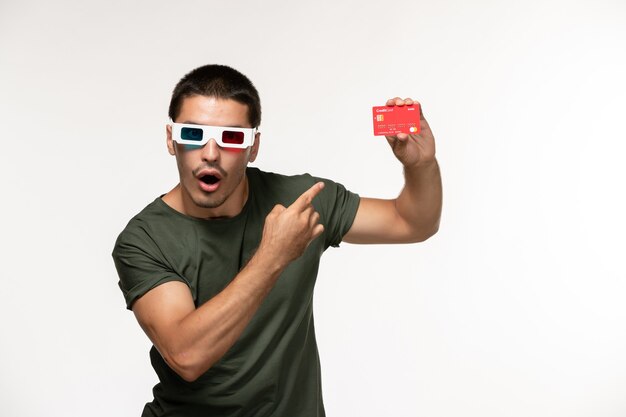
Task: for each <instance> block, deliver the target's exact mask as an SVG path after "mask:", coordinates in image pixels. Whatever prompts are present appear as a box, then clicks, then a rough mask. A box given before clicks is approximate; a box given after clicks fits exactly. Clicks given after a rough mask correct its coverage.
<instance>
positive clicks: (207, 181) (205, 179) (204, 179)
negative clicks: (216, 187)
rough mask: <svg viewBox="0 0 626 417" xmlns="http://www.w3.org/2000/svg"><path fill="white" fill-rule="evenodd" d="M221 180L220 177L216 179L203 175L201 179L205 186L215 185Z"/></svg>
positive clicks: (212, 176) (213, 176)
mask: <svg viewBox="0 0 626 417" xmlns="http://www.w3.org/2000/svg"><path fill="white" fill-rule="evenodd" d="M219 180H220V179H219V178H218V177H216V176H215V175H203V176H201V177H200V181H202V182H203V183H205V184H208V185H213V184H215V183H216V182H218V181H219Z"/></svg>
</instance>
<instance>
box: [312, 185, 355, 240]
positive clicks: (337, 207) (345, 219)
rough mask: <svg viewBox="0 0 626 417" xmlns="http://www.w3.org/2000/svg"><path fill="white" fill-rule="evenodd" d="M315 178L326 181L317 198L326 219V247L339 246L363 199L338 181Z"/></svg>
mask: <svg viewBox="0 0 626 417" xmlns="http://www.w3.org/2000/svg"><path fill="white" fill-rule="evenodd" d="M313 179H314V180H315V182H317V181H323V182H324V189H323V190H322V191H321V192H320V194H319V195H318V196H317V197H316V199H317V200H318V201H319V205H320V210H321V212H320V215H321V217H322V219H323V221H324V223H323V224H324V235H325V238H326V242H325V248H328V247H329V246H333V247H338V246H339V243H340V242H341V240H342V239H343V237H344V235H345V234H346V233H348V231H349V230H350V227H352V223H353V222H354V218H355V216H356V213H357V210H358V208H359V203H360V201H361V199H360V197H359V195H358V194H356V193H353V192H351V191H349V190H347V189H346V188H345V187H344V186H343V185H341V184H339V183H337V182H334V181H331V180H328V179H325V178H318V177H313ZM314 201H315V200H314Z"/></svg>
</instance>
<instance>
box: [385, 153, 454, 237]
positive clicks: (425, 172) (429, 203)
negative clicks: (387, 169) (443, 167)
mask: <svg viewBox="0 0 626 417" xmlns="http://www.w3.org/2000/svg"><path fill="white" fill-rule="evenodd" d="M404 181H405V184H404V188H403V189H402V192H401V193H400V195H399V196H398V198H397V199H396V202H395V203H396V210H397V212H398V214H399V215H400V216H401V217H402V218H403V219H404V221H405V222H406V223H407V224H408V225H409V226H410V228H411V230H412V234H413V235H414V236H415V239H416V240H419V241H422V240H426V239H428V238H429V237H430V236H432V235H433V234H435V233H436V232H437V230H438V228H439V220H440V218H441V206H442V186H441V174H440V171H439V164H438V163H437V160H436V159H433V161H432V162H430V163H428V164H426V165H423V166H418V167H415V168H407V167H405V168H404Z"/></svg>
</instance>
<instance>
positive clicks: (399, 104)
mask: <svg viewBox="0 0 626 417" xmlns="http://www.w3.org/2000/svg"><path fill="white" fill-rule="evenodd" d="M386 104H387V105H386V106H377V107H374V108H372V117H373V119H374V135H376V136H385V138H386V139H387V142H388V143H389V146H390V147H391V150H392V151H393V154H394V155H395V157H396V158H398V160H399V161H400V162H401V163H402V165H404V167H405V168H417V167H419V166H425V165H430V164H431V163H432V162H435V138H434V137H433V134H432V132H431V130H430V127H429V126H428V122H427V121H426V119H425V118H424V115H423V113H422V109H421V106H420V103H418V102H417V101H415V100H413V99H411V98H406V99H404V100H403V99H401V98H400V97H396V98H392V99H389V100H387V103H386Z"/></svg>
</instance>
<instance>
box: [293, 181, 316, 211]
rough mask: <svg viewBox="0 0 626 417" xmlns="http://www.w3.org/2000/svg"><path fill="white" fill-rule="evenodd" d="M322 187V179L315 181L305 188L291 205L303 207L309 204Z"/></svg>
mask: <svg viewBox="0 0 626 417" xmlns="http://www.w3.org/2000/svg"><path fill="white" fill-rule="evenodd" d="M322 189H324V183H323V182H322V181H319V182H316V183H315V184H313V186H312V187H311V188H309V189H308V190H306V191H305V192H303V193H302V195H300V197H298V199H297V200H296V201H294V202H293V204H292V206H296V207H300V208H304V207H305V206H308V205H309V204H311V202H312V201H313V199H314V198H315V197H316V196H317V195H318V194H319V193H320V192H321V191H322Z"/></svg>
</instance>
